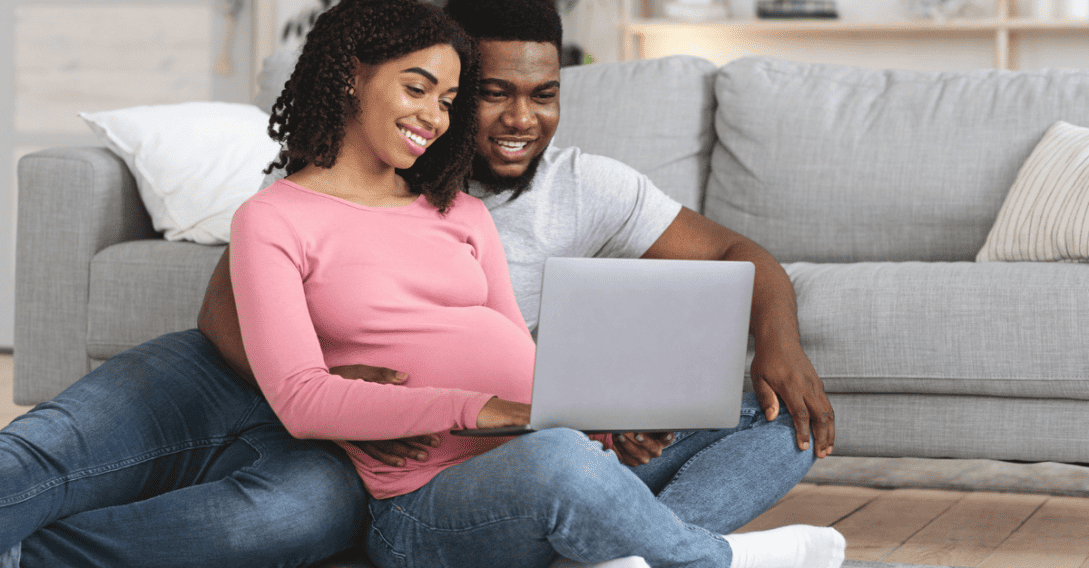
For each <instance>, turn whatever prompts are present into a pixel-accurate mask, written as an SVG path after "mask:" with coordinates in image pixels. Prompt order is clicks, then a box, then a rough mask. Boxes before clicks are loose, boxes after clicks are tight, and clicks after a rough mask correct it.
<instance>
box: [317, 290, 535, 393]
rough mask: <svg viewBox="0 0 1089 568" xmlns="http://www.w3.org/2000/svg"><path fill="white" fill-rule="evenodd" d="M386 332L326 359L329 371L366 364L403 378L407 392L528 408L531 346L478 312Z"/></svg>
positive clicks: (450, 312) (513, 329)
mask: <svg viewBox="0 0 1089 568" xmlns="http://www.w3.org/2000/svg"><path fill="white" fill-rule="evenodd" d="M414 319H417V321H419V322H421V323H419V324H418V325H415V326H412V327H410V328H405V327H402V328H400V329H398V328H394V327H392V326H386V327H385V329H386V330H387V331H384V332H381V333H377V332H375V333H368V334H366V335H365V337H366V339H367V342H366V343H365V344H362V345H357V346H355V347H350V348H342V349H337V350H336V352H328V353H326V363H327V364H328V365H329V366H330V367H335V366H338V365H351V364H357V363H362V364H367V365H374V366H379V367H387V368H390V369H394V370H397V371H404V372H406V373H408V375H409V377H408V380H407V381H405V383H404V386H405V387H407V388H427V387H431V388H448V389H461V390H470V391H474V392H481V393H487V394H491V395H495V396H498V397H500V398H504V399H507V400H514V401H517V402H524V403H529V401H530V394H531V391H532V385H533V358H534V353H535V346H534V344H533V340H532V339H530V337H529V335H528V334H527V333H526V332H525V331H524V330H522V329H520V328H519V326H517V325H515V324H514V323H513V322H511V321H510V320H509V319H507V318H506V317H504V316H502V315H501V314H499V313H498V312H496V311H494V310H491V309H488V308H484V307H468V308H444V309H436V310H434V311H433V312H432V313H428V314H425V315H422V317H418V318H414Z"/></svg>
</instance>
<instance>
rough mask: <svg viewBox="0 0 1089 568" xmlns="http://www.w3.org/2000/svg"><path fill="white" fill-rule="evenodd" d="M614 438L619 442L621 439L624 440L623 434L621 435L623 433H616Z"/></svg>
mask: <svg viewBox="0 0 1089 568" xmlns="http://www.w3.org/2000/svg"><path fill="white" fill-rule="evenodd" d="M616 439H617V440H620V441H621V442H623V441H624V435H623V434H617V435H616Z"/></svg>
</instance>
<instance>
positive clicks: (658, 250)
mask: <svg viewBox="0 0 1089 568" xmlns="http://www.w3.org/2000/svg"><path fill="white" fill-rule="evenodd" d="M643 258H672V259H691V260H747V261H749V262H752V263H753V264H754V265H756V282H755V286H754V287H753V301H752V315H751V318H750V327H749V331H750V332H751V333H752V334H753V337H755V339H756V356H755V358H754V359H753V363H752V383H753V389H754V390H755V391H756V396H757V398H759V400H760V405H761V406H762V407H763V408H764V412H765V414H766V416H767V418H768V420H774V419H775V417H776V416H778V414H779V400H778V398H777V396H776V395H778V397H781V398H782V399H783V402H784V403H785V404H786V407H787V410H788V411H789V412H790V414H791V416H792V417H793V419H794V427H795V429H796V430H797V435H798V447H799V448H802V449H807V448H808V447H809V435H810V429H811V428H812V433H813V439H814V452H815V453H816V455H817V456H818V457H825V456H826V455H828V454H829V453H831V451H832V445H833V443H834V442H835V437H836V426H835V414H834V413H833V411H832V404H831V403H830V402H829V401H828V397H827V396H826V395H825V393H824V384H823V383H822V382H821V379H820V377H818V376H817V372H816V370H815V369H814V368H813V364H812V363H810V361H809V358H808V357H806V355H805V353H804V352H803V351H802V347H801V337H800V334H799V332H798V306H797V303H796V301H795V298H794V286H793V285H792V284H791V283H790V278H789V277H788V276H787V274H786V272H785V271H784V270H783V267H782V266H780V265H779V262H778V261H776V260H775V258H774V257H772V256H771V254H769V253H768V252H767V251H766V250H764V249H763V248H762V247H761V246H760V245H758V244H756V243H754V242H753V241H751V240H749V239H748V238H746V237H744V236H742V235H740V234H738V233H736V232H734V231H731V230H730V229H727V228H726V227H723V226H722V225H719V224H718V223H715V222H714V221H712V220H710V219H708V218H706V217H704V216H702V215H700V214H699V213H696V212H695V211H692V210H691V209H688V208H682V209H681V212H680V213H678V214H677V217H676V218H675V219H674V220H673V222H672V223H671V224H670V225H669V227H668V228H667V229H666V230H665V232H664V233H662V235H661V236H660V237H658V240H657V241H655V242H654V244H653V245H651V247H650V249H648V250H647V252H646V253H645V254H644V255H643Z"/></svg>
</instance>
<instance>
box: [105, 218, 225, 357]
mask: <svg viewBox="0 0 1089 568" xmlns="http://www.w3.org/2000/svg"><path fill="white" fill-rule="evenodd" d="M223 248H224V247H222V246H205V245H198V244H194V243H187V242H173V243H172V242H167V241H163V240H144V241H129V242H125V243H119V244H116V245H113V246H110V247H107V248H105V249H103V250H101V251H99V253H98V254H96V255H95V257H94V258H93V259H92V260H91V284H90V286H91V287H90V298H89V299H88V314H87V317H88V331H87V355H88V356H89V357H91V359H96V360H105V359H108V358H110V357H113V356H114V355H117V354H118V353H120V352H122V351H124V350H126V349H129V348H131V347H135V346H136V345H139V344H141V343H143V342H145V341H148V340H150V339H154V338H156V337H159V336H160V335H163V334H164V333H170V332H172V331H181V330H185V329H192V328H194V327H196V326H197V314H198V313H199V312H200V305H201V302H203V300H204V290H205V289H206V288H207V287H208V280H210V279H211V277H212V271H213V270H215V266H216V263H217V262H219V257H220V256H222V255H223Z"/></svg>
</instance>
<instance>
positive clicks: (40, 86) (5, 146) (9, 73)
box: [0, 0, 254, 350]
mask: <svg viewBox="0 0 1089 568" xmlns="http://www.w3.org/2000/svg"><path fill="white" fill-rule="evenodd" d="M246 7H247V9H246V10H243V12H242V14H241V16H242V17H241V20H240V25H239V28H238V31H237V33H236V34H235V36H234V41H233V44H232V47H233V58H232V62H233V67H234V71H233V73H232V74H231V75H229V76H220V75H215V74H214V73H213V72H212V69H213V63H214V61H215V59H216V58H217V57H218V56H219V55H220V53H221V51H222V49H223V45H224V44H223V41H224V35H223V32H224V13H223V1H222V0H46V1H43V0H6V1H5V2H3V3H0V36H3V37H4V38H8V41H5V42H3V43H0V77H3V78H4V79H5V84H7V85H11V86H12V87H11V88H7V89H3V90H0V219H2V220H3V222H2V223H0V350H2V349H10V348H11V346H12V344H13V339H14V308H15V306H14V297H15V234H16V233H15V231H16V228H15V224H16V209H17V203H18V195H17V187H18V186H17V184H16V179H15V176H16V171H15V164H16V163H17V162H18V159H19V157H21V156H23V155H25V154H27V153H29V152H32V151H35V150H38V149H42V148H48V147H53V146H62V145H83V144H88V145H98V142H97V140H96V139H95V138H94V137H93V136H92V135H91V134H90V132H89V130H88V129H87V127H86V126H85V125H84V124H83V122H82V120H80V119H79V118H78V117H77V116H76V114H75V113H76V112H78V111H98V110H107V109H113V108H122V107H126V106H134V105H140V104H169V103H176V102H183V101H187V100H223V101H233V102H249V101H250V100H251V99H252V97H253V72H254V69H253V67H254V66H253V61H252V59H253V54H252V51H253V49H252V42H251V36H252V34H251V25H250V13H251V10H249V9H248V8H250V7H251V2H250V1H249V0H247V1H246Z"/></svg>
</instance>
